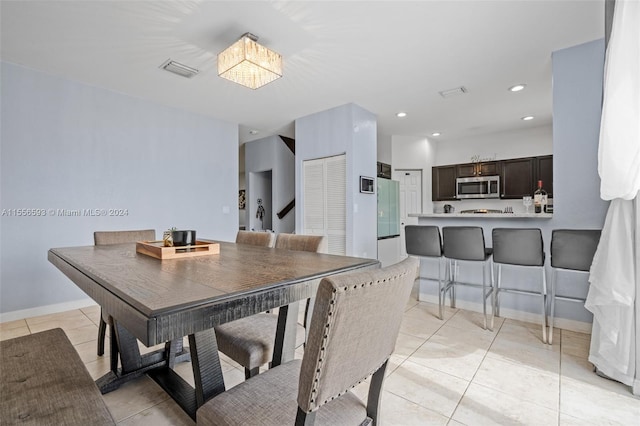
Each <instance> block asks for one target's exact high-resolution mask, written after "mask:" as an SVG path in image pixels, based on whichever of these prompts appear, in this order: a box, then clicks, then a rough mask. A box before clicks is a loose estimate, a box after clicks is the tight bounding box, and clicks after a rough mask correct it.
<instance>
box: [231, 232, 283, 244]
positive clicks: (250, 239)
mask: <svg viewBox="0 0 640 426" xmlns="http://www.w3.org/2000/svg"><path fill="white" fill-rule="evenodd" d="M275 235H276V234H274V233H273V232H255V231H238V234H237V235H236V244H250V245H252V246H261V247H273V241H274V240H275Z"/></svg>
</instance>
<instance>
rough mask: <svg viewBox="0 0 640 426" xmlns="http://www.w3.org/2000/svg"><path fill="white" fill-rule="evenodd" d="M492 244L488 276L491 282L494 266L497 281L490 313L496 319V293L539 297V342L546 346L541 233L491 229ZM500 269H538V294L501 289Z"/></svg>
mask: <svg viewBox="0 0 640 426" xmlns="http://www.w3.org/2000/svg"><path fill="white" fill-rule="evenodd" d="M491 236H492V241H493V244H492V245H493V261H492V266H491V272H492V273H491V276H492V278H493V269H494V268H493V264H497V265H498V279H497V280H495V281H494V291H495V297H494V299H493V303H494V306H493V309H494V311H495V312H496V315H498V316H500V293H502V292H507V293H517V294H526V295H530V296H540V298H541V300H542V303H541V305H540V306H541V311H540V312H541V313H542V342H543V343H547V310H546V306H547V281H546V276H545V270H544V258H545V255H544V246H543V242H542V231H540V229H538V228H532V229H510V228H495V229H494V230H493V232H492V233H491ZM502 265H513V266H521V267H527V268H538V269H539V270H540V273H541V274H542V284H541V288H540V291H533V290H519V289H515V288H508V287H502V285H501V281H502Z"/></svg>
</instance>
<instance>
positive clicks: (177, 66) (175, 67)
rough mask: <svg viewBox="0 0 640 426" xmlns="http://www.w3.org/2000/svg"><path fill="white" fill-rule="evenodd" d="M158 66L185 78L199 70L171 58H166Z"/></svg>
mask: <svg viewBox="0 0 640 426" xmlns="http://www.w3.org/2000/svg"><path fill="white" fill-rule="evenodd" d="M160 68H162V69H164V70H167V71H169V72H172V73H174V74H178V75H181V76H183V77H187V78H191V77H193V76H194V75H196V74H198V72H199V71H198V70H197V69H195V68H191V67H189V66H187V65H184V64H181V63H179V62H176V61H172V60H171V59H167V60H166V61H165V62H164V63H163V64H162V65H160Z"/></svg>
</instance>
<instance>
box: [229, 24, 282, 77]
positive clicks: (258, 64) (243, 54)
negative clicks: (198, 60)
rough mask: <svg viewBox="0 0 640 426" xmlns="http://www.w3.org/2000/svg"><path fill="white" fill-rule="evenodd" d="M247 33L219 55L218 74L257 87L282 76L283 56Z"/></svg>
mask: <svg viewBox="0 0 640 426" xmlns="http://www.w3.org/2000/svg"><path fill="white" fill-rule="evenodd" d="M257 39H258V38H257V37H256V36H254V35H253V34H250V33H246V34H244V35H243V36H242V37H241V38H240V40H238V41H236V42H235V43H234V44H232V45H231V46H229V47H228V48H227V49H226V50H224V51H223V52H222V53H220V54H219V55H218V75H219V76H220V77H222V78H226V79H227V80H231V81H233V82H235V83H238V84H241V85H243V86H246V87H248V88H250V89H257V88H259V87H262V86H264V85H265V84H267V83H271V82H272V81H274V80H277V79H278V78H280V77H282V56H281V55H280V54H279V53H276V52H274V51H273V50H270V49H267V48H266V47H264V46H262V45H260V44H258V43H257V42H256V40H257Z"/></svg>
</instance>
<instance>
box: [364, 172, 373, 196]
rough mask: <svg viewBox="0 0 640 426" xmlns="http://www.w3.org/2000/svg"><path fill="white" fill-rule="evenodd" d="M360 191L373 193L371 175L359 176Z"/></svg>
mask: <svg viewBox="0 0 640 426" xmlns="http://www.w3.org/2000/svg"><path fill="white" fill-rule="evenodd" d="M360 192H362V193H364V194H374V193H375V182H374V180H373V178H372V177H367V176H360Z"/></svg>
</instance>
